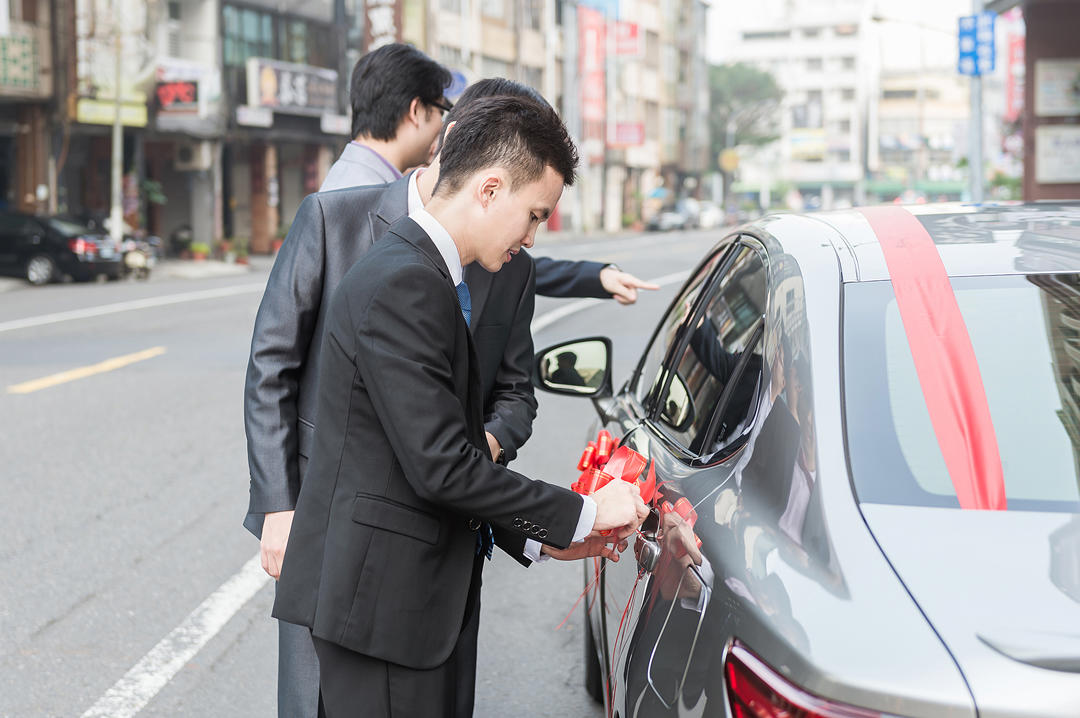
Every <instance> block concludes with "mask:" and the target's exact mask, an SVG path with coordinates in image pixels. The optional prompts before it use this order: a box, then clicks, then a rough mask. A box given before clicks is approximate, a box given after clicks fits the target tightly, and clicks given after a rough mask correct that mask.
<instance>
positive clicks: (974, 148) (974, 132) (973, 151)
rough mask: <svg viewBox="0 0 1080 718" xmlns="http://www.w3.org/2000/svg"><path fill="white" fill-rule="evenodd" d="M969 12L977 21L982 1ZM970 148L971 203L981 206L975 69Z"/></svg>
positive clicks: (979, 100) (980, 136)
mask: <svg viewBox="0 0 1080 718" xmlns="http://www.w3.org/2000/svg"><path fill="white" fill-rule="evenodd" d="M971 11H972V14H973V15H974V16H975V18H976V21H977V20H978V17H979V14H980V13H982V11H983V1H982V0H972V3H971ZM970 134H971V148H970V153H969V157H968V173H969V178H970V180H971V201H972V202H974V203H976V204H981V203H982V201H983V156H982V152H983V113H982V73H981V70H979V69H978V68H976V72H975V74H973V75H972V76H971V130H970Z"/></svg>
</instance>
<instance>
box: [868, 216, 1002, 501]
mask: <svg viewBox="0 0 1080 718" xmlns="http://www.w3.org/2000/svg"><path fill="white" fill-rule="evenodd" d="M859 211H860V212H861V213H862V215H863V216H864V217H866V220H867V221H868V222H869V223H870V227H871V228H872V229H873V231H874V234H875V235H877V239H878V243H879V244H880V245H881V251H882V253H883V254H884V255H885V264H886V266H887V267H888V269H889V278H890V279H891V280H892V286H893V292H894V293H895V294H896V304H897V306H898V307H899V309H900V318H901V320H902V321H903V323H904V332H905V333H906V334H907V340H908V345H909V346H910V347H911V356H912V358H913V359H914V360H915V371H916V372H917V374H918V376H919V384H920V386H921V387H922V392H923V398H924V399H925V400H926V408H927V410H928V411H929V413H930V422H931V424H932V425H933V427H934V433H935V434H936V435H937V441H938V446H940V447H941V454H942V456H943V457H944V458H945V466H946V468H947V469H948V471H949V478H950V479H951V480H952V484H953V487H954V488H955V489H956V498H957V499H959V501H960V508H963V509H989V510H995V511H1004V510H1005V508H1006V501H1005V478H1004V476H1003V474H1002V470H1001V456H1000V454H999V453H998V444H997V436H996V435H995V433H994V424H993V421H991V417H990V407H989V404H988V403H987V400H986V390H985V388H984V387H983V382H982V374H980V372H979V363H978V361H977V360H976V358H975V349H974V348H973V347H972V345H971V337H970V336H969V335H968V331H967V325H966V324H965V323H964V317H963V315H962V314H961V313H960V305H959V304H957V302H956V295H955V294H954V293H953V289H952V285H951V284H950V283H949V275H948V274H947V273H946V271H945V264H944V263H943V262H942V261H941V255H939V254H938V250H937V247H936V246H935V245H934V240H933V239H932V238H931V237H930V234H929V233H928V232H927V231H926V228H925V227H923V225H922V223H921V222H919V220H918V219H916V218H915V216H914V215H912V214H911V213H910V212H908V211H907V210H905V209H903V208H901V207H864V208H862V209H860V210H859Z"/></svg>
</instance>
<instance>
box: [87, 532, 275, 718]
mask: <svg viewBox="0 0 1080 718" xmlns="http://www.w3.org/2000/svg"><path fill="white" fill-rule="evenodd" d="M269 580H270V577H269V576H268V575H266V572H264V571H263V570H262V564H261V562H260V559H259V555H258V554H256V555H255V556H254V557H253V558H252V559H251V560H249V561H248V562H247V563H245V564H244V567H243V568H242V569H240V571H239V573H237V574H236V575H234V576H233V577H232V578H230V579H229V580H228V581H226V582H225V583H223V584H221V588H219V589H218V590H216V591H214V592H213V593H212V594H210V596H209V597H207V599H206V600H205V601H203V602H202V604H200V605H199V607H198V608H196V609H195V610H194V611H192V612H191V613H190V614H189V615H188V617H187V618H185V619H184V621H183V623H181V624H180V625H179V626H177V627H176V628H175V629H173V631H172V633H170V634H169V635H167V636H165V638H163V639H161V641H160V642H159V643H158V644H157V645H156V646H154V647H153V648H152V649H150V652H149V653H147V654H146V655H145V656H143V658H142V660H141V661H139V662H138V663H136V664H135V665H134V666H133V667H132V669H131V670H130V671H128V672H127V674H125V675H124V677H123V678H121V679H120V680H119V681H117V682H116V685H114V686H113V687H112V688H110V689H109V691H108V692H107V693H106V694H105V695H103V696H102V697H101V699H100V700H99V701H98V702H97V703H95V704H94V705H93V706H91V707H90V709H89V710H87V711H86V712H85V713H83V714H82V718H131V716H134V715H135V714H136V713H138V712H139V711H141V710H142V709H143V707H144V706H145V705H146V704H147V703H149V702H150V699H151V698H153V697H154V696H155V695H157V693H158V691H160V690H161V689H162V688H164V687H165V684H167V683H168V682H169V681H170V680H172V677H173V676H175V675H176V673H177V672H178V671H179V670H180V669H181V668H183V667H184V665H185V664H186V663H187V662H188V661H190V660H191V659H192V658H193V657H194V656H195V654H196V653H198V652H199V651H200V650H201V649H202V647H203V646H205V645H206V643H207V642H208V641H209V640H210V639H211V638H213V637H214V636H215V635H217V632H218V631H220V630H221V628H222V626H224V625H225V624H226V623H228V622H229V619H231V618H232V617H233V616H234V615H235V614H236V612H237V611H239V610H240V608H241V607H242V606H243V605H244V604H245V603H247V602H248V601H249V600H250V599H251V597H252V596H254V595H255V594H256V593H257V592H258V591H259V589H261V588H262V587H263V586H265V585H266V583H267V582H268V581H269Z"/></svg>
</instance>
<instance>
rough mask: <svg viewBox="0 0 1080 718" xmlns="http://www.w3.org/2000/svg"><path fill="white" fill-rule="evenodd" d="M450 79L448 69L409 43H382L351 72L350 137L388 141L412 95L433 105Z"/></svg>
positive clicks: (391, 137) (434, 105)
mask: <svg viewBox="0 0 1080 718" xmlns="http://www.w3.org/2000/svg"><path fill="white" fill-rule="evenodd" d="M452 80H453V78H452V77H451V75H450V71H449V70H447V69H446V68H445V67H443V66H442V65H440V64H439V63H437V62H435V61H434V60H432V59H431V58H430V57H428V56H427V55H425V54H424V53H422V52H420V51H419V50H417V49H416V48H415V47H413V46H412V45H405V44H403V43H400V42H395V43H391V44H389V45H383V46H382V47H380V48H378V49H377V50H372V51H371V52H369V53H368V54H366V55H364V56H363V57H361V58H360V59H359V60H358V61H357V63H356V67H354V68H353V71H352V79H351V81H350V83H349V104H350V105H352V136H353V137H357V136H358V135H364V136H368V137H371V138H372V139H376V140H384V141H389V140H392V139H394V135H395V134H397V128H398V125H399V124H400V123H401V118H402V117H403V116H404V115H405V113H406V112H408V110H409V104H410V103H411V102H412V101H413V98H414V97H419V98H420V100H421V101H423V102H424V103H425V104H427V105H429V106H431V107H436V106H437V105H439V104H442V103H445V99H444V98H443V93H444V92H445V90H446V88H447V87H449V86H450V83H451V81H452Z"/></svg>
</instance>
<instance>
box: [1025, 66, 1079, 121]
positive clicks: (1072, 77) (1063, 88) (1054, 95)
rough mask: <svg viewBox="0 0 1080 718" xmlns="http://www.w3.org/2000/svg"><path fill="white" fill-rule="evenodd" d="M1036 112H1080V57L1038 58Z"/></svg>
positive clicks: (1067, 114)
mask: <svg viewBox="0 0 1080 718" xmlns="http://www.w3.org/2000/svg"><path fill="white" fill-rule="evenodd" d="M1035 114H1036V115H1038V116H1039V117H1071V116H1073V115H1080V59H1067V60H1066V59H1063V60H1036V61H1035Z"/></svg>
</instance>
